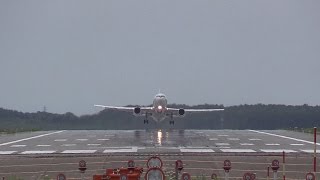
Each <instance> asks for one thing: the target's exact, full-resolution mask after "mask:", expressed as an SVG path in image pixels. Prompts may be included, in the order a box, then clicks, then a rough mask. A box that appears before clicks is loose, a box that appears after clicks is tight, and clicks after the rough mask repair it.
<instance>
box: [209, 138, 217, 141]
mask: <svg viewBox="0 0 320 180" xmlns="http://www.w3.org/2000/svg"><path fill="white" fill-rule="evenodd" d="M209 140H210V141H218V140H219V139H218V138H210V139H209Z"/></svg>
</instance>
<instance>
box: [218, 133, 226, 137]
mask: <svg viewBox="0 0 320 180" xmlns="http://www.w3.org/2000/svg"><path fill="white" fill-rule="evenodd" d="M218 136H219V137H227V136H229V135H226V134H219V135H218Z"/></svg>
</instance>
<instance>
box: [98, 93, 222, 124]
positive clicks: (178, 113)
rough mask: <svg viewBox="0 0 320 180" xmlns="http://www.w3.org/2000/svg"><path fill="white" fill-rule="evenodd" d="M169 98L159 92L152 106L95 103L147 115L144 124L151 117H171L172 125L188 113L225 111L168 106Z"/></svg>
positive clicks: (155, 119)
mask: <svg viewBox="0 0 320 180" xmlns="http://www.w3.org/2000/svg"><path fill="white" fill-rule="evenodd" d="M167 104H168V103H167V98H166V96H165V95H164V94H162V93H158V94H156V96H155V97H154V99H153V105H152V106H151V107H124V106H105V105H94V106H95V107H101V108H104V109H113V110H119V111H126V112H133V114H134V115H135V116H145V120H144V121H143V123H144V124H148V123H149V120H148V118H149V117H152V119H153V120H154V121H156V122H161V121H163V120H165V119H166V118H167V117H169V118H170V119H171V120H170V125H171V124H172V125H173V124H174V120H173V118H174V117H183V116H184V115H185V114H186V113H193V112H212V111H223V110H224V109H183V108H180V109H176V108H169V107H167Z"/></svg>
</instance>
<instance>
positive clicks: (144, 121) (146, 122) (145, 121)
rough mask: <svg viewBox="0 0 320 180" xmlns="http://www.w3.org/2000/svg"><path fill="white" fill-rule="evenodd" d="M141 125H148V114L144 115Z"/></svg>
mask: <svg viewBox="0 0 320 180" xmlns="http://www.w3.org/2000/svg"><path fill="white" fill-rule="evenodd" d="M143 124H149V120H148V113H146V119H145V120H143Z"/></svg>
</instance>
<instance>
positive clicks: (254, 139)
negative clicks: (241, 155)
mask: <svg viewBox="0 0 320 180" xmlns="http://www.w3.org/2000/svg"><path fill="white" fill-rule="evenodd" d="M249 141H261V139H257V138H252V139H249Z"/></svg>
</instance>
